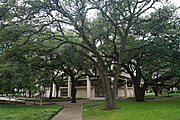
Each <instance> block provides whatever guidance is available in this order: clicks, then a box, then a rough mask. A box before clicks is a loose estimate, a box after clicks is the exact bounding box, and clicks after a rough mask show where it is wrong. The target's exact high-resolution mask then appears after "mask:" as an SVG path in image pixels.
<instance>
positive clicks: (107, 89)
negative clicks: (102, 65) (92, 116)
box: [100, 71, 116, 110]
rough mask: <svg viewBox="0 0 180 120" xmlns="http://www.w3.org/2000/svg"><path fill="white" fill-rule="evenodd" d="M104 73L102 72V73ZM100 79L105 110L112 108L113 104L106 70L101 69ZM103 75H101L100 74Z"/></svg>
mask: <svg viewBox="0 0 180 120" xmlns="http://www.w3.org/2000/svg"><path fill="white" fill-rule="evenodd" d="M103 73H104V74H103ZM100 75H101V79H102V83H103V88H104V93H105V108H104V109H105V110H112V109H114V108H115V107H116V106H115V104H114V103H115V101H114V98H113V92H112V89H111V86H110V82H109V79H108V75H107V73H106V72H103V71H101V74H100ZM102 75H103V76H102Z"/></svg>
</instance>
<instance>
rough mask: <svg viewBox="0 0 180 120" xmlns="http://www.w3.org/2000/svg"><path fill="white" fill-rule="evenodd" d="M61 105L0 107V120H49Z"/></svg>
mask: <svg viewBox="0 0 180 120" xmlns="http://www.w3.org/2000/svg"><path fill="white" fill-rule="evenodd" d="M62 108H63V106H61V105H55V104H54V105H44V106H38V105H29V106H23V105H22V106H20V105H18V106H6V105H5V106H3V105H2V106H0V120H49V119H50V118H51V117H52V116H53V115H54V114H56V113H57V112H58V111H59V110H61V109H62Z"/></svg>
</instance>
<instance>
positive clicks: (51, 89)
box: [49, 83, 53, 100]
mask: <svg viewBox="0 0 180 120" xmlns="http://www.w3.org/2000/svg"><path fill="white" fill-rule="evenodd" d="M52 92H53V83H51V86H50V93H49V100H52Z"/></svg>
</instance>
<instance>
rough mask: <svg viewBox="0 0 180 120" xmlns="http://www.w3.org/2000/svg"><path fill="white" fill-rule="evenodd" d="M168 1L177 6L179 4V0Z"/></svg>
mask: <svg viewBox="0 0 180 120" xmlns="http://www.w3.org/2000/svg"><path fill="white" fill-rule="evenodd" d="M170 1H171V2H172V3H174V4H175V5H177V6H180V0H170Z"/></svg>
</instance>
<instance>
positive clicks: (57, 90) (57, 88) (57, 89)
mask: <svg viewBox="0 0 180 120" xmlns="http://www.w3.org/2000/svg"><path fill="white" fill-rule="evenodd" d="M58 97H59V86H58V85H56V98H58Z"/></svg>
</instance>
